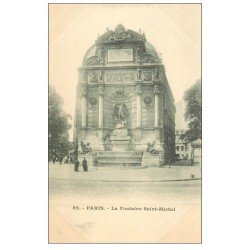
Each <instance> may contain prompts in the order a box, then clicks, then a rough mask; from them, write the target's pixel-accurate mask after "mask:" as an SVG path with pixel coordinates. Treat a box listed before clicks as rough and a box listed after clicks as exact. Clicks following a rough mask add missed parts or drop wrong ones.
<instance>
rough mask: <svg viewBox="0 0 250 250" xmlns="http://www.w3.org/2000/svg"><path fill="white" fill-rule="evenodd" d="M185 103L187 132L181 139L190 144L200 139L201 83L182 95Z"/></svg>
mask: <svg viewBox="0 0 250 250" xmlns="http://www.w3.org/2000/svg"><path fill="white" fill-rule="evenodd" d="M184 101H185V102H186V110H185V114H184V116H185V120H186V121H187V122H188V130H187V131H186V132H185V134H183V135H182V136H181V139H182V140H184V141H186V142H192V141H195V140H197V139H201V120H202V108H201V105H202V104H201V81H200V80H197V81H196V83H195V84H194V85H193V86H192V87H191V88H189V89H188V90H187V91H186V92H185V94H184Z"/></svg>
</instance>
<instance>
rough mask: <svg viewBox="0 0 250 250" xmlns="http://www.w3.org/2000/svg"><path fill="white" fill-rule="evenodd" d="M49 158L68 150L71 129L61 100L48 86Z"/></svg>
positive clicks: (52, 88)
mask: <svg viewBox="0 0 250 250" xmlns="http://www.w3.org/2000/svg"><path fill="white" fill-rule="evenodd" d="M48 113H49V114H48V120H49V124H48V125H49V157H51V156H52V154H56V155H57V156H59V155H63V156H64V155H65V154H66V153H67V151H68V148H69V144H70V143H69V134H68V130H69V129H70V128H71V124H70V122H69V119H72V118H71V116H70V115H68V114H67V113H66V112H65V111H64V110H63V99H62V97H61V96H60V95H59V94H58V93H57V92H56V90H55V88H54V87H53V86H50V85H49V112H48Z"/></svg>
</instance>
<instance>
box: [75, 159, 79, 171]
mask: <svg viewBox="0 0 250 250" xmlns="http://www.w3.org/2000/svg"><path fill="white" fill-rule="evenodd" d="M78 168H79V161H78V160H77V159H76V161H75V167H74V171H75V172H78Z"/></svg>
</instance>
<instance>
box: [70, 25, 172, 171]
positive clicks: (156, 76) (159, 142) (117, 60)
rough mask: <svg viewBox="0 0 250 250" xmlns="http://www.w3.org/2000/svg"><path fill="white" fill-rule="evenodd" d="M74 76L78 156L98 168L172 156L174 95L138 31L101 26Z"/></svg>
mask: <svg viewBox="0 0 250 250" xmlns="http://www.w3.org/2000/svg"><path fill="white" fill-rule="evenodd" d="M78 74H79V76H78V85H77V102H76V113H75V130H74V137H75V138H77V140H76V141H77V143H78V145H79V146H78V158H80V159H79V160H81V159H82V158H83V157H87V159H88V162H89V164H90V165H96V166H100V167H105V166H114V167H115V166H161V165H163V164H167V163H169V162H171V161H172V160H173V158H174V154H175V105H174V98H173V95H172V92H171V89H170V87H169V83H168V80H167V77H166V74H165V68H164V65H163V64H162V60H161V57H160V56H159V55H158V53H157V51H156V49H155V48H154V47H153V46H152V45H151V44H150V43H149V42H148V41H147V40H146V37H145V34H144V33H142V32H141V31H139V32H135V31H132V30H129V29H126V28H125V27H124V26H123V25H121V24H119V25H118V26H117V27H116V28H115V29H114V31H113V30H107V31H106V33H104V34H103V35H101V36H98V38H97V40H96V41H95V44H94V45H93V46H91V47H90V48H89V49H88V51H87V52H86V54H85V56H84V59H83V62H82V65H81V66H80V67H79V68H78ZM86 145H87V146H86ZM84 147H89V148H91V150H87V151H86V150H84Z"/></svg>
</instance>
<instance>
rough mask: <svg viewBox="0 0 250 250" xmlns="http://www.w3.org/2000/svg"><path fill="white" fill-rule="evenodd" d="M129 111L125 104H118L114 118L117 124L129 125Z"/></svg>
mask: <svg viewBox="0 0 250 250" xmlns="http://www.w3.org/2000/svg"><path fill="white" fill-rule="evenodd" d="M127 117H128V109H127V106H126V105H125V104H124V103H117V104H116V105H115V107H114V112H113V118H114V122H115V124H116V125H117V124H120V125H123V126H124V125H125V124H126V123H127Z"/></svg>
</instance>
